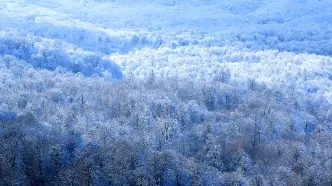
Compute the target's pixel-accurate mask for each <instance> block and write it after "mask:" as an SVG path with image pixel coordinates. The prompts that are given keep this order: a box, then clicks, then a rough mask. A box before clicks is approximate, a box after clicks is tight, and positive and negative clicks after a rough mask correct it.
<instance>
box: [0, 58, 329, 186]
mask: <svg viewBox="0 0 332 186" xmlns="http://www.w3.org/2000/svg"><path fill="white" fill-rule="evenodd" d="M0 69H1V77H0V83H1V86H0V94H1V96H0V102H1V106H0V109H1V112H0V124H1V125H0V140H1V142H0V152H1V153H0V164H1V166H0V177H1V179H0V180H1V181H0V185H330V184H332V179H331V178H332V170H331V168H332V160H331V157H332V149H331V144H332V141H331V140H332V138H331V133H330V126H331V124H332V123H331V121H332V110H331V108H332V107H331V105H330V104H329V103H328V102H327V100H322V99H320V100H315V99H313V98H312V97H310V95H311V94H310V92H297V91H295V90H294V89H292V88H288V87H287V86H286V85H285V86H284V87H268V86H266V85H264V84H259V83H257V82H256V81H255V80H254V79H251V80H248V81H247V82H245V83H242V84H239V83H236V82H233V81H231V80H230V79H229V72H227V71H225V72H223V73H220V74H218V75H216V76H215V78H214V79H213V80H211V81H198V80H192V79H180V78H170V79H158V78H157V77H155V76H154V74H153V71H152V72H151V74H150V75H149V76H148V77H147V78H145V79H139V80H138V79H133V78H127V77H124V78H123V79H122V80H110V79H109V78H106V77H105V78H102V77H96V76H92V77H85V76H83V74H80V73H78V74H73V73H72V72H68V71H66V70H65V69H62V68H57V69H56V70H55V71H48V70H45V69H35V68H33V67H32V66H31V65H30V64H28V63H26V62H24V61H22V60H18V59H16V58H15V57H13V56H8V55H6V56H2V57H1V58H0Z"/></svg>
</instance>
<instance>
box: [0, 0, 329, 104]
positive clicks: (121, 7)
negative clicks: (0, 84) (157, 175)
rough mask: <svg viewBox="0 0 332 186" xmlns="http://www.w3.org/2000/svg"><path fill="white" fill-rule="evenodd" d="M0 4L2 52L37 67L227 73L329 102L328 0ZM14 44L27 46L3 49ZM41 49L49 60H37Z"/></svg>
mask: <svg viewBox="0 0 332 186" xmlns="http://www.w3.org/2000/svg"><path fill="white" fill-rule="evenodd" d="M0 10H1V11H0V17H1V18H0V28H1V30H0V39H1V44H2V45H5V48H9V49H8V50H7V51H6V50H4V49H3V50H2V51H0V52H1V55H4V54H11V55H14V56H16V57H18V58H22V57H23V56H25V58H24V59H25V60H26V61H28V62H30V63H33V64H34V65H35V66H37V67H43V68H48V69H51V70H54V69H55V68H56V67H57V66H61V67H64V68H67V69H70V70H71V71H73V72H75V73H76V72H80V71H81V72H82V73H83V74H84V75H92V74H93V73H96V74H97V75H102V76H106V75H108V74H109V72H110V73H111V75H112V76H113V77H116V78H121V77H122V75H121V72H119V71H120V70H119V68H118V66H119V67H120V69H121V71H122V73H123V75H124V76H133V77H135V78H137V77H145V76H148V75H150V74H151V73H152V72H153V73H154V74H155V75H156V76H159V77H170V76H171V77H174V76H175V77H181V78H194V79H198V80H203V81H209V80H211V79H213V78H216V77H218V75H219V74H220V73H221V72H224V71H227V72H228V71H229V72H230V74H231V78H230V81H238V82H240V83H241V82H247V80H248V79H256V81H259V82H265V83H267V84H268V85H279V86H285V85H286V86H294V87H295V89H297V90H299V91H303V92H306V93H310V94H314V95H316V96H317V97H321V96H323V97H324V98H326V99H328V100H332V86H331V85H332V39H331V38H332V19H330V17H331V16H332V2H330V1H328V0H321V1H319V0H296V1H288V0H273V1H271V0H260V1H258V0H236V1H234V0H232V1H231V0H227V1H215V0H211V1H203V0H194V1H180V0H172V1H163V0H145V1H143V0H140V1H133V0H122V1H118V0H95V1H88V0H72V1H70V2H69V1H67V0H47V1H45V0H2V1H0ZM8 38H12V39H11V40H10V41H8ZM20 42H24V45H23V46H24V47H25V48H29V52H26V51H25V50H24V48H23V49H22V47H21V48H20V47H18V48H19V50H20V52H21V53H18V54H17V53H13V52H10V51H12V50H11V48H10V47H13V45H14V48H15V46H16V48H17V46H19V45H21V43H20ZM8 43H11V44H8ZM13 43H16V45H15V44H13ZM9 45H10V46H9ZM30 48H31V49H30ZM22 50H23V54H22ZM50 53H51V54H52V58H51V59H54V60H53V61H54V62H53V63H54V64H50V65H38V64H39V63H37V62H36V59H39V60H40V58H41V57H40V56H41V55H44V57H45V58H47V59H50V58H49V55H50ZM26 56H27V57H26ZM86 56H88V57H86ZM91 56H92V57H91ZM89 57H90V58H89ZM26 58H28V59H26ZM58 58H60V59H58ZM63 58H65V59H66V61H67V62H68V61H69V62H68V63H67V62H66V63H65V64H62V63H61V62H59V61H63V60H62V59H63ZM87 59H89V60H96V59H97V61H98V64H94V63H93V62H91V61H89V60H87ZM41 61H42V60H41ZM87 61H88V62H87ZM41 63H43V62H41ZM82 63H85V64H84V65H81V64H82ZM105 63H110V64H112V65H108V64H105ZM68 64H72V65H68ZM75 64H80V65H75ZM117 65H118V66H117ZM77 66H79V67H77ZM74 68H76V69H74ZM106 72H107V73H106Z"/></svg>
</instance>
